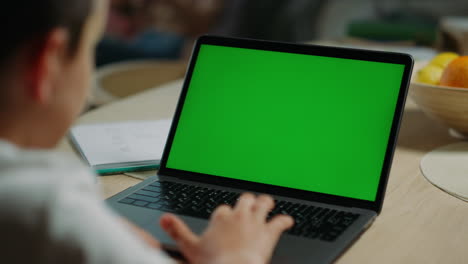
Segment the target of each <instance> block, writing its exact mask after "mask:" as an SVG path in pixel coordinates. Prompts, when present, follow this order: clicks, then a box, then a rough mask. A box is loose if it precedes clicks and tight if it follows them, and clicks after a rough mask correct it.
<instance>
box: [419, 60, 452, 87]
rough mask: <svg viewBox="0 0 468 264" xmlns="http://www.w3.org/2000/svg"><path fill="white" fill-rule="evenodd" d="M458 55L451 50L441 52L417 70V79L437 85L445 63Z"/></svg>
mask: <svg viewBox="0 0 468 264" xmlns="http://www.w3.org/2000/svg"><path fill="white" fill-rule="evenodd" d="M458 57H459V55H458V54H456V53H453V52H442V53H440V54H438V55H437V56H435V57H434V58H433V59H432V60H431V61H430V62H429V63H428V64H427V65H426V66H425V67H424V68H422V69H421V70H420V71H419V72H418V75H417V81H418V82H422V83H427V84H432V85H438V84H439V82H440V79H441V78H442V74H443V72H444V70H445V68H446V67H447V65H449V64H450V63H451V62H452V61H453V60H456V59H457V58H458Z"/></svg>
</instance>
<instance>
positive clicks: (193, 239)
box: [160, 214, 199, 253]
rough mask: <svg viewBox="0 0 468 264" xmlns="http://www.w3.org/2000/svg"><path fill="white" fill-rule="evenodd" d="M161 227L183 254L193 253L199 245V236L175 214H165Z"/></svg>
mask: <svg viewBox="0 0 468 264" xmlns="http://www.w3.org/2000/svg"><path fill="white" fill-rule="evenodd" d="M160 224H161V227H162V228H163V229H164V231H166V232H167V233H168V234H169V236H170V237H171V238H172V239H174V240H175V241H176V242H177V244H178V245H179V247H180V250H181V251H182V253H184V252H185V253H188V252H193V250H194V249H195V246H196V244H197V243H198V239H199V238H198V236H197V235H195V234H194V233H193V232H192V231H191V230H190V228H189V227H188V226H187V225H186V224H185V223H184V222H183V221H182V220H180V218H178V217H177V216H175V215H173V214H165V215H163V216H162V217H161V221H160Z"/></svg>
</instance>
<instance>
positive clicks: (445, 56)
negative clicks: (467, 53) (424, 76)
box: [430, 52, 459, 68]
mask: <svg viewBox="0 0 468 264" xmlns="http://www.w3.org/2000/svg"><path fill="white" fill-rule="evenodd" d="M458 57H459V55H458V54H456V53H455V52H442V53H440V54H438V55H437V56H435V57H434V58H433V59H432V60H431V62H430V64H432V65H436V66H439V67H442V68H445V67H447V65H448V64H449V63H450V62H452V61H453V60H454V59H456V58H458Z"/></svg>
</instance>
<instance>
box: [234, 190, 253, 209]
mask: <svg viewBox="0 0 468 264" xmlns="http://www.w3.org/2000/svg"><path fill="white" fill-rule="evenodd" d="M254 203H255V195H253V194H252V193H244V194H242V195H241V196H240V197H239V201H237V204H236V206H235V207H234V211H236V212H240V211H249V212H250V211H251V209H252V207H253V205H254Z"/></svg>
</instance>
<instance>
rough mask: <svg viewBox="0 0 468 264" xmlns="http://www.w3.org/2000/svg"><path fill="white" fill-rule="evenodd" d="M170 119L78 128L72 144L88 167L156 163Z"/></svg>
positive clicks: (75, 129)
mask: <svg viewBox="0 0 468 264" xmlns="http://www.w3.org/2000/svg"><path fill="white" fill-rule="evenodd" d="M170 125H171V120H169V119H164V120H158V121H129V122H118V123H100V124H89V125H78V126H75V127H73V128H72V129H71V134H72V136H73V137H74V138H75V142H77V144H78V145H79V148H81V151H82V153H83V155H84V156H85V157H86V159H87V160H88V162H89V164H90V165H91V166H95V165H101V164H112V163H123V162H136V161H144V160H160V159H161V157H162V153H163V150H164V145H165V143H166V139H167V134H168V133H169V128H170Z"/></svg>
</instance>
